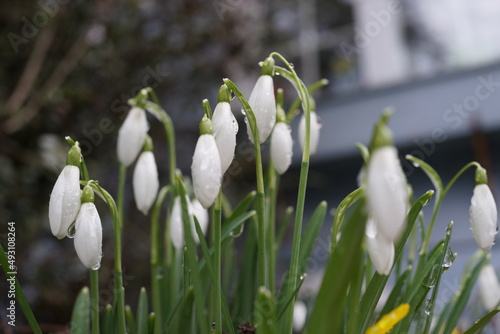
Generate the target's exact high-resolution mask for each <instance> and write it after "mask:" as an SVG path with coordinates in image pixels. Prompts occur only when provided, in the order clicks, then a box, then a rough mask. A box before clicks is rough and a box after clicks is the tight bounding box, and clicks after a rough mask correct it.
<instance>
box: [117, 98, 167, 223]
mask: <svg viewBox="0 0 500 334" xmlns="http://www.w3.org/2000/svg"><path fill="white" fill-rule="evenodd" d="M148 130H149V124H148V121H147V119H146V111H145V110H144V109H141V108H138V107H133V108H132V109H130V111H129V113H128V114H127V117H126V118H125V121H124V122H123V124H122V126H121V127H120V130H119V131H118V142H117V154H118V160H119V161H120V163H121V164H122V165H124V166H126V167H128V166H130V165H131V164H132V163H133V162H134V161H135V160H136V159H137V156H139V159H137V164H136V166H135V170H134V176H133V189H134V198H135V203H136V206H137V209H138V210H139V211H141V212H142V213H143V214H144V215H147V214H148V211H149V209H150V208H151V206H152V205H153V203H154V201H155V199H156V196H157V194H158V189H159V186H160V183H159V180H158V168H157V167H156V161H155V158H154V155H153V144H152V141H151V138H150V137H149V136H148ZM141 151H142V152H141Z"/></svg>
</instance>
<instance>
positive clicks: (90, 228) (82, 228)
mask: <svg viewBox="0 0 500 334" xmlns="http://www.w3.org/2000/svg"><path fill="white" fill-rule="evenodd" d="M93 200H94V193H93V191H92V188H90V186H86V187H85V189H84V193H83V196H82V202H83V204H82V207H81V209H80V212H79V213H78V217H77V218H76V224H75V250H76V254H77V255H78V258H79V259H80V261H82V263H83V265H84V266H85V267H87V268H89V269H92V270H97V269H99V267H100V266H101V258H102V225H101V218H100V217H99V213H98V212H97V209H96V207H95V205H94V203H93Z"/></svg>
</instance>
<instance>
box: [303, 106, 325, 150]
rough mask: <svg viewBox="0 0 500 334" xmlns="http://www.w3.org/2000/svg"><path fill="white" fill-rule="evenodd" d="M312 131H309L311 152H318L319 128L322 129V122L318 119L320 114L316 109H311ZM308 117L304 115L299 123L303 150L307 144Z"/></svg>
mask: <svg viewBox="0 0 500 334" xmlns="http://www.w3.org/2000/svg"><path fill="white" fill-rule="evenodd" d="M310 122H311V124H310V125H311V131H310V133H309V154H314V153H316V151H317V149H318V143H319V130H320V129H321V122H319V121H318V115H316V112H315V111H311V120H310ZM305 138H306V117H305V116H304V115H302V118H301V119H300V123H299V142H300V147H301V148H302V151H304V145H305V144H306V139H305Z"/></svg>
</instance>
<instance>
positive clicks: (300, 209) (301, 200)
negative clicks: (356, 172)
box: [269, 52, 311, 334]
mask: <svg viewBox="0 0 500 334" xmlns="http://www.w3.org/2000/svg"><path fill="white" fill-rule="evenodd" d="M269 56H270V57H277V58H279V59H280V60H281V61H282V62H283V63H284V64H285V65H286V66H287V68H288V70H289V71H290V73H291V78H287V79H288V80H292V81H291V82H292V83H293V84H294V86H295V87H296V89H297V90H298V92H299V97H300V100H301V101H302V108H303V109H304V115H305V119H306V129H305V136H304V142H305V143H304V150H303V152H302V163H301V166H300V180H299V191H298V194H297V211H296V215H295V222H294V228H293V241H292V257H291V261H290V275H289V277H290V282H289V283H290V284H289V285H288V286H289V289H288V291H286V292H285V293H286V294H285V296H286V298H290V297H292V298H293V291H294V290H295V288H296V286H297V279H298V273H299V255H300V236H301V232H302V220H303V216H304V205H305V198H306V187H307V175H308V173H309V155H310V153H309V146H310V137H311V110H310V109H309V106H310V101H309V93H308V91H307V88H306V86H305V85H304V83H303V82H302V80H300V78H299V77H298V75H297V73H295V70H294V69H293V66H292V65H291V64H290V63H289V62H288V61H287V60H286V59H285V58H284V57H283V56H282V55H280V54H279V53H276V52H273V53H271V54H270V55H269ZM292 305H293V303H292ZM292 320H293V308H292V307H288V308H287V312H286V313H285V321H284V331H283V333H286V334H288V333H291V332H292Z"/></svg>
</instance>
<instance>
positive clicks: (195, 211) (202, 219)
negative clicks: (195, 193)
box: [191, 198, 208, 244]
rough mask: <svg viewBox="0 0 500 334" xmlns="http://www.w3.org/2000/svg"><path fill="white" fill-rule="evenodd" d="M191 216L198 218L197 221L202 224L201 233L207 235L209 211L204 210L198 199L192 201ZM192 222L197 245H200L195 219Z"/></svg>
mask: <svg viewBox="0 0 500 334" xmlns="http://www.w3.org/2000/svg"><path fill="white" fill-rule="evenodd" d="M191 214H192V215H194V216H196V219H198V223H199V224H200V228H201V231H202V232H203V235H205V234H206V233H207V229H208V211H207V209H205V208H203V206H202V205H201V203H200V202H199V201H198V200H197V199H196V198H195V199H193V200H192V201H191ZM191 222H192V226H191V228H192V229H193V238H194V242H196V244H199V243H200V239H199V238H198V233H196V227H195V225H194V219H191Z"/></svg>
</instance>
